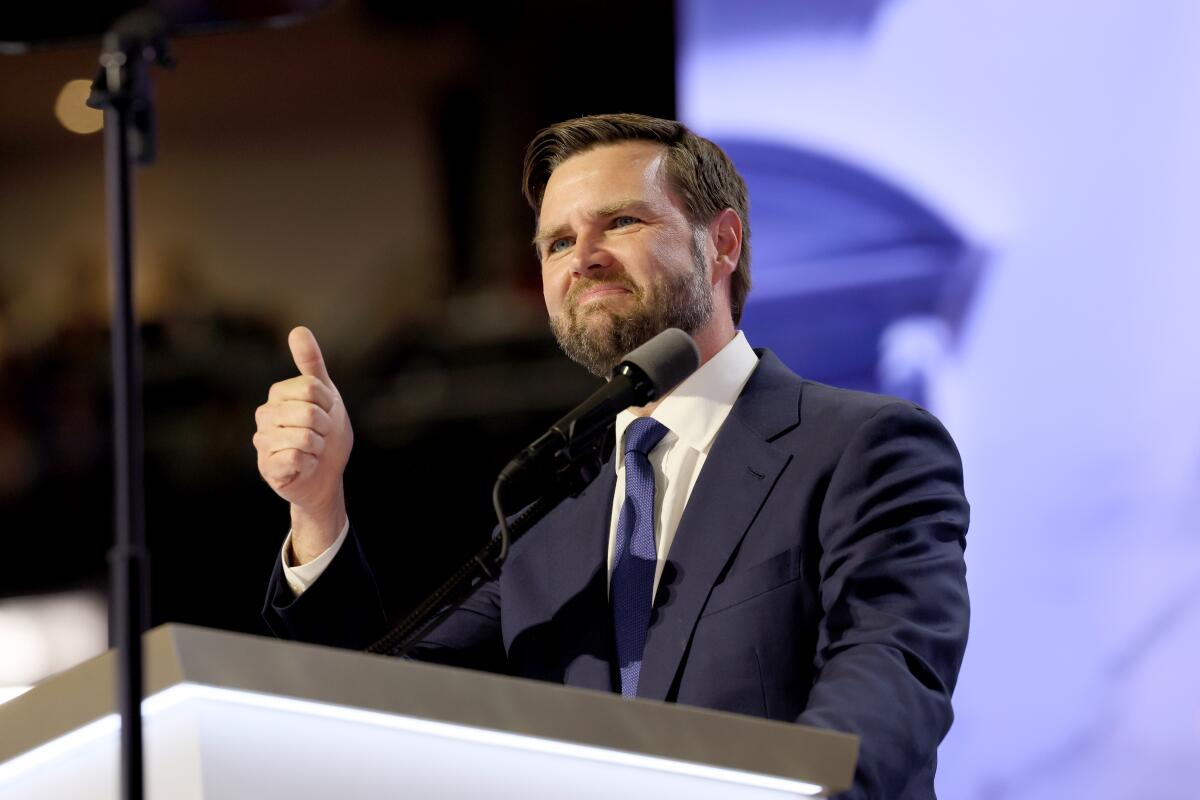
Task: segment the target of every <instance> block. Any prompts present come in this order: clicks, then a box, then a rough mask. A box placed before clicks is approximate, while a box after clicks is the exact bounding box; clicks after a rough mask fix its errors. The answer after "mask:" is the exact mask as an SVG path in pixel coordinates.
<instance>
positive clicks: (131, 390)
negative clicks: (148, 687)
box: [88, 12, 168, 800]
mask: <svg viewBox="0 0 1200 800" xmlns="http://www.w3.org/2000/svg"><path fill="white" fill-rule="evenodd" d="M165 31H166V25H165V23H164V22H163V21H162V18H161V17H159V16H158V15H156V14H152V13H147V12H137V13H135V14H131V15H129V16H127V17H124V18H122V19H121V20H119V21H118V22H117V24H116V25H115V26H114V27H113V30H112V32H110V33H109V34H108V35H107V36H106V37H105V40H104V52H103V54H102V55H101V57H100V65H101V69H100V74H99V76H98V77H97V78H96V81H95V83H94V84H93V86H92V96H91V98H90V99H89V100H88V103H89V105H92V106H94V107H97V108H102V109H103V110H104V158H105V182H106V188H107V205H108V240H109V259H110V264H109V269H110V272H111V278H112V285H111V292H112V298H111V299H112V369H113V447H114V469H115V481H114V492H115V496H114V502H115V508H116V545H115V546H114V548H113V550H112V552H111V554H110V560H111V568H112V593H113V601H112V606H113V612H112V618H111V620H110V623H109V624H110V633H109V638H110V640H111V639H115V642H110V644H114V645H115V646H116V648H117V651H118V670H117V676H118V677H117V702H118V706H119V708H120V713H121V796H122V797H123V798H124V799H125V800H141V799H142V797H143V796H144V795H145V783H144V769H143V758H142V756H143V748H142V716H141V703H142V688H143V687H142V632H143V631H145V629H146V627H147V624H148V620H149V614H148V611H147V605H148V604H147V594H148V592H147V580H146V579H147V575H148V566H149V565H148V561H149V557H148V552H147V550H146V539H145V519H144V503H143V491H144V490H143V483H142V480H143V468H142V454H143V450H142V394H141V370H140V354H141V347H140V338H139V335H138V323H137V317H136V313H135V309H134V304H133V197H132V194H133V189H132V165H133V163H135V162H136V163H138V164H146V163H149V162H150V161H151V160H153V157H154V152H155V148H154V125H153V113H152V106H151V97H150V94H151V92H150V81H149V67H150V65H151V64H154V63H157V64H164V65H165V64H167V63H168V62H167V53H166V34H165Z"/></svg>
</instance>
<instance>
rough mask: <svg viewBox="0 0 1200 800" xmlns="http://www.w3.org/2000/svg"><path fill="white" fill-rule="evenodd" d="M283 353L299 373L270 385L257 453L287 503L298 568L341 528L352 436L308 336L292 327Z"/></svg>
mask: <svg viewBox="0 0 1200 800" xmlns="http://www.w3.org/2000/svg"><path fill="white" fill-rule="evenodd" d="M288 347H289V348H291V351H292V359H293V360H294V361H295V362H296V369H298V370H299V371H300V374H299V375H297V376H296V377H294V378H288V379H287V380H284V381H280V382H279V383H276V384H274V385H272V386H271V390H270V392H269V393H268V395H267V402H266V403H263V404H262V405H261V406H259V407H258V410H257V411H255V414H254V419H255V422H256V423H257V424H258V430H257V431H256V432H255V434H254V449H255V450H256V451H257V452H258V471H259V474H261V475H262V477H263V480H265V481H266V482H267V484H268V485H270V487H271V488H272V489H274V490H275V493H276V494H277V495H279V496H280V497H282V498H283V499H284V500H287V501H288V502H289V503H291V511H292V557H293V563H295V564H303V563H305V562H307V561H311V560H312V559H313V558H315V557H316V556H318V555H320V554H321V552H323V551H324V550H325V549H326V548H328V547H329V546H330V545H331V544H333V542H334V541H335V540H336V539H337V537H338V534H340V533H341V530H342V527H343V526H344V525H345V522H346V501H345V496H344V494H343V492H342V472H343V471H344V470H345V469H346V461H347V460H348V459H349V458H350V448H351V447H352V446H353V444H354V432H353V431H352V430H351V429H350V418H349V417H348V416H347V415H346V406H345V405H344V404H343V403H342V396H341V395H340V394H339V393H338V390H337V387H335V386H334V385H333V381H332V380H331V379H330V378H329V372H328V370H326V368H325V359H324V357H323V356H322V355H321V348H320V346H319V345H318V344H317V339H316V337H315V336H313V334H312V331H310V330H309V329H308V328H304V327H300V328H295V329H293V330H292V332H291V333H290V334H288Z"/></svg>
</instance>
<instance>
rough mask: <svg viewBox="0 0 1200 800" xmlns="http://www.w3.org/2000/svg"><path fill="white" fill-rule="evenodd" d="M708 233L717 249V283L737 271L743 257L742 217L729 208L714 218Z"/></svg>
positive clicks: (714, 280) (715, 269)
mask: <svg viewBox="0 0 1200 800" xmlns="http://www.w3.org/2000/svg"><path fill="white" fill-rule="evenodd" d="M708 233H709V236H710V237H711V240H712V243H713V246H714V249H715V251H716V259H715V261H714V262H713V283H716V282H717V281H719V280H722V279H724V278H728V277H729V276H731V275H733V273H734V272H736V271H737V265H738V260H739V259H740V258H741V257H742V218H741V217H739V216H738V214H737V212H736V211H734V210H733V209H732V208H727V209H725V210H724V211H722V212H721V213H720V214H717V216H716V218H714V219H713V221H712V224H711V225H709V228H708Z"/></svg>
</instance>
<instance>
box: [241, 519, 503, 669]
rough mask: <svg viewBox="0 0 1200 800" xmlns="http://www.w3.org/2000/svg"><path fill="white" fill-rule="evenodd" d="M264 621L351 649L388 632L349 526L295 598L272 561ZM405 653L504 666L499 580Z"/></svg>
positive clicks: (291, 634) (288, 635)
mask: <svg viewBox="0 0 1200 800" xmlns="http://www.w3.org/2000/svg"><path fill="white" fill-rule="evenodd" d="M263 618H264V619H265V620H266V622H267V625H268V626H269V627H270V628H271V630H272V631H273V632H274V633H275V635H276V636H278V637H280V638H283V639H292V640H296V641H302V642H310V643H313V644H324V645H329V646H333V647H346V648H350V649H356V650H362V649H365V648H367V647H369V646H370V645H371V644H372V643H374V642H376V641H378V640H379V639H380V637H382V636H383V635H384V634H385V633H387V631H388V629H389V625H388V619H387V614H386V612H385V609H384V604H383V601H382V600H381V598H380V594H379V589H378V586H377V584H376V582H375V576H374V574H373V573H372V571H371V567H370V565H369V564H368V562H367V559H366V556H365V555H364V553H363V550H362V546H361V544H360V542H359V540H358V537H357V536H355V534H354V529H353V526H352V527H351V529H350V532H349V533H348V534H347V537H346V541H345V542H344V543H343V545H342V547H341V549H340V550H339V551H338V553H337V555H335V556H334V558H333V560H332V561H331V562H330V563H329V566H328V567H327V568H326V569H325V571H324V572H322V573H321V576H320V577H319V578H318V579H317V580H316V581H315V582H314V583H313V585H312V586H310V587H309V588H308V589H307V590H306V591H305V592H304V593H303V594H301V595H300V596H298V597H297V596H296V594H295V593H294V592H293V591H292V589H291V587H290V586H288V583H287V580H286V579H285V578H284V575H283V565H282V562H281V561H280V559H279V558H276V559H275V568H274V571H273V572H272V574H271V580H270V583H269V584H268V587H267V598H266V603H265V604H264V607H263ZM408 657H409V658H413V659H416V660H420V661H430V662H436V663H440V664H451V665H455V666H461V667H470V668H474V669H487V670H492V671H497V672H502V671H504V667H505V658H504V648H503V646H502V644H501V635H500V602H499V590H498V588H497V586H496V581H490V582H488V583H485V584H483V585H482V586H481V587H480V588H479V589H478V590H476V591H475V592H474V593H473V594H472V595H471V596H470V597H469V598H467V600H466V602H464V603H463V604H462V606H460V607H459V608H457V609H455V610H454V612H452V613H451V615H450V616H449V617H448V618H447V619H446V620H445V621H444V622H443V623H442V624H441V625H439V626H438V628H437V629H435V630H434V631H432V632H431V633H430V635H429V636H428V637H427V638H426V639H425V640H423V641H421V642H419V643H418V644H417V645H416V646H414V647H413V649H412V650H410V651H409V654H408Z"/></svg>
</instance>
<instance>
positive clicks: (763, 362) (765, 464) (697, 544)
mask: <svg viewBox="0 0 1200 800" xmlns="http://www.w3.org/2000/svg"><path fill="white" fill-rule="evenodd" d="M800 386H801V382H800V380H799V379H798V378H797V377H796V376H795V375H794V374H793V373H792V372H791V371H790V370H788V369H787V368H786V367H784V366H783V364H781V363H780V362H779V361H778V359H776V358H775V357H774V356H773V355H772V354H771V353H769V352H766V353H763V354H762V355H761V357H760V361H759V365H758V367H757V368H756V369H755V371H754V374H753V375H752V376H751V378H750V381H749V382H748V383H747V384H746V387H745V389H743V390H742V394H741V396H740V397H739V398H738V401H737V402H736V403H735V404H734V407H733V410H732V411H731V412H730V414H729V417H728V418H727V419H726V420H725V423H724V425H722V426H721V431H720V433H718V434H717V438H716V440H715V441H714V442H713V446H712V449H711V450H710V452H709V454H708V458H707V459H706V460H705V463H704V468H703V470H701V473H700V477H699V479H698V480H697V481H696V485H695V487H694V488H693V489H692V494H691V497H690V498H689V500H688V504H687V508H686V509H685V510H684V514H683V518H682V519H681V520H680V522H679V529H678V530H677V531H676V533H675V539H674V541H673V543H672V544H671V551H670V554H669V557H668V559H667V564H666V567H665V568H664V570H663V576H662V579H661V581H660V583H659V587H658V594H657V596H656V598H655V610H654V614H653V616H652V617H651V623H650V630H649V632H648V634H647V639H646V650H645V653H644V655H643V657H642V672H641V678H640V680H639V684H638V696H639V697H647V698H651V699H657V700H664V699H666V698H667V695H668V693H669V692H670V691H671V685H672V683H673V682H674V680H675V676H676V674H677V672H678V670H679V667H680V664H681V662H682V660H683V657H684V653H685V652H686V650H687V646H688V643H689V642H690V641H691V637H692V631H693V630H694V629H695V627H696V622H697V620H699V618H700V614H701V612H702V611H703V609H704V604H705V603H706V602H707V601H708V596H709V593H710V592H711V590H712V587H713V585H714V583H715V582H716V580H717V578H718V577H720V575H721V573H722V571H723V569H724V568H725V565H726V564H727V563H728V562H729V559H730V557H731V556H732V555H733V553H734V552H735V550H736V549H737V546H738V544H739V543H740V542H741V540H742V537H743V536H745V533H746V531H747V529H748V528H749V527H750V525H751V523H753V521H754V518H755V517H756V516H757V515H758V512H759V509H761V508H762V505H763V503H764V502H765V501H766V499H767V497H768V495H770V493H771V490H772V489H773V488H774V486H775V483H776V481H777V479H778V478H779V475H780V473H782V472H783V469H784V467H786V466H787V464H788V462H789V461H790V460H791V455H790V454H788V453H785V452H783V451H781V450H778V449H777V448H775V447H774V446H772V445H771V444H770V440H771V439H772V438H774V437H775V436H777V435H779V434H780V433H782V432H783V431H785V430H787V429H789V428H792V427H794V426H795V425H796V424H797V423H798V422H799V405H800V404H799V399H800ZM608 516H609V515H608V514H605V515H604V518H605V519H607V518H608Z"/></svg>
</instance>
